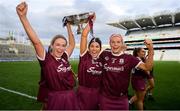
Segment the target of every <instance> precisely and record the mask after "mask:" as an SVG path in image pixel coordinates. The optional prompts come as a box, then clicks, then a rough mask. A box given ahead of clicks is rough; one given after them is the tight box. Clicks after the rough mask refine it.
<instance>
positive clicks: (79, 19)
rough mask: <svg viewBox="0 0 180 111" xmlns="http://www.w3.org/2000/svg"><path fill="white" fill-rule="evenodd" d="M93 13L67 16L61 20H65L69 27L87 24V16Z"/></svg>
mask: <svg viewBox="0 0 180 111" xmlns="http://www.w3.org/2000/svg"><path fill="white" fill-rule="evenodd" d="M93 13H94V12H86V13H81V14H75V15H69V16H65V17H64V18H63V21H64V19H66V21H67V22H69V23H70V24H71V25H76V26H78V25H79V24H83V23H87V22H88V18H89V16H91V15H93Z"/></svg>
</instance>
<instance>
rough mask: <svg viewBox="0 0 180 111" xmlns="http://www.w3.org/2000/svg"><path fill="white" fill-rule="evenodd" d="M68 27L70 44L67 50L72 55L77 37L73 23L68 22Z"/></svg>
mask: <svg viewBox="0 0 180 111" xmlns="http://www.w3.org/2000/svg"><path fill="white" fill-rule="evenodd" d="M66 27H67V32H68V39H69V45H68V47H67V49H66V51H67V53H68V55H69V57H70V56H71V54H72V52H73V50H74V47H75V39H74V35H73V33H72V30H71V25H70V24H69V23H67V25H66Z"/></svg>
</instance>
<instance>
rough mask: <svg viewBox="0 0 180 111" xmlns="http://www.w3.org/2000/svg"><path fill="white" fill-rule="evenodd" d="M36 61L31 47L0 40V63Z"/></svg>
mask: <svg viewBox="0 0 180 111" xmlns="http://www.w3.org/2000/svg"><path fill="white" fill-rule="evenodd" d="M32 60H36V56H35V51H34V48H33V47H32V46H31V45H27V44H22V43H21V44H20V43H16V41H8V40H6V39H0V61H32Z"/></svg>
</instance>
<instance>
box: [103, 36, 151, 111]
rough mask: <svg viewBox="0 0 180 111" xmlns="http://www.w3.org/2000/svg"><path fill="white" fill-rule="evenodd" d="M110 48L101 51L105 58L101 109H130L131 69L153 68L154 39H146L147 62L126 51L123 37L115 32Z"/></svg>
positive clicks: (111, 38)
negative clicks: (128, 95)
mask: <svg viewBox="0 0 180 111" xmlns="http://www.w3.org/2000/svg"><path fill="white" fill-rule="evenodd" d="M109 44H110V47H111V49H110V50H104V51H103V52H102V53H101V58H102V59H103V67H104V70H103V78H102V90H101V92H102V93H101V96H100V109H101V110H128V109H129V106H128V97H127V93H128V86H129V80H130V73H131V70H132V69H133V68H135V67H137V68H139V69H143V70H151V68H152V66H153V54H154V50H153V44H152V40H150V39H145V45H146V47H147V48H148V54H149V56H148V59H147V61H146V63H143V62H141V61H140V60H138V59H137V58H136V57H134V56H132V55H130V54H126V53H124V42H123V38H122V36H121V35H119V34H113V35H111V37H110V41H109Z"/></svg>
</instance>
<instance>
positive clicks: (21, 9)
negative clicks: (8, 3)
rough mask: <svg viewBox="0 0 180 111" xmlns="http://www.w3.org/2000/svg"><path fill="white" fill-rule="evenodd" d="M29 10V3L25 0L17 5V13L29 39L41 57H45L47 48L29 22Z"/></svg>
mask: <svg viewBox="0 0 180 111" xmlns="http://www.w3.org/2000/svg"><path fill="white" fill-rule="evenodd" d="M27 10H28V5H27V4H26V3H25V2H22V3H20V4H19V5H18V6H17V7H16V11H17V14H18V16H19V18H20V21H21V23H22V25H23V27H24V29H25V31H26V34H27V35H28V37H29V39H30V40H31V42H32V44H33V46H34V48H35V50H36V54H37V55H38V56H39V57H40V58H41V59H44V57H45V55H44V54H45V49H44V47H43V45H42V43H41V41H40V40H39V38H38V36H37V34H36V32H35V31H34V30H33V28H32V27H31V24H30V23H29V21H28V19H27V16H26V15H27Z"/></svg>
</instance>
